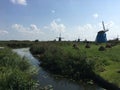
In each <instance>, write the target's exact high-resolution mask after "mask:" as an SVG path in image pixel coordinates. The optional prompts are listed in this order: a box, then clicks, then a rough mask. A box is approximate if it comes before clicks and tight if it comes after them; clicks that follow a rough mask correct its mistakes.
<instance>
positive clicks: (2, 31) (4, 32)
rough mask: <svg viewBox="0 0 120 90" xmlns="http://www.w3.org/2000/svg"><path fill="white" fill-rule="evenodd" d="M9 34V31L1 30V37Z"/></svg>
mask: <svg viewBox="0 0 120 90" xmlns="http://www.w3.org/2000/svg"><path fill="white" fill-rule="evenodd" d="M4 34H8V31H6V30H0V35H4Z"/></svg>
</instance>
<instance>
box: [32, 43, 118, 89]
mask: <svg viewBox="0 0 120 90" xmlns="http://www.w3.org/2000/svg"><path fill="white" fill-rule="evenodd" d="M73 43H74V42H44V43H43V42H42V43H38V44H35V45H33V46H32V47H31V52H32V54H34V55H37V57H38V58H40V60H41V61H42V64H41V66H43V68H45V69H46V70H48V71H50V72H52V73H55V74H59V75H63V76H65V77H69V78H72V79H75V80H80V79H82V80H85V81H86V80H89V79H90V77H91V75H92V73H95V74H96V75H99V76H100V77H102V78H103V79H104V80H107V81H108V82H110V83H113V84H115V85H117V86H118V87H120V55H119V54H120V44H117V45H115V46H112V47H111V48H106V49H105V51H99V50H98V48H99V47H100V46H104V47H105V46H106V44H100V45H96V44H94V43H91V44H90V48H85V43H76V44H77V48H74V47H73Z"/></svg>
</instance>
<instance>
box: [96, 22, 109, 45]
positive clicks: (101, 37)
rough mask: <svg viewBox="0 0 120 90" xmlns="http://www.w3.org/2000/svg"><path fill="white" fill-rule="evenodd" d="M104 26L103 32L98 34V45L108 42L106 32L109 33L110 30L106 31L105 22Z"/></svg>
mask: <svg viewBox="0 0 120 90" xmlns="http://www.w3.org/2000/svg"><path fill="white" fill-rule="evenodd" d="M102 26H103V30H101V31H99V32H98V33H97V36H96V42H97V43H105V42H107V38H106V32H107V31H109V30H108V29H105V25H104V22H103V21H102Z"/></svg>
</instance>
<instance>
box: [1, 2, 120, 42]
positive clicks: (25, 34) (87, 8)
mask: <svg viewBox="0 0 120 90" xmlns="http://www.w3.org/2000/svg"><path fill="white" fill-rule="evenodd" d="M102 21H104V23H105V28H106V29H109V31H108V32H106V34H107V39H108V40H110V39H114V38H116V37H118V36H119V35H120V0H0V40H36V39H38V40H39V41H51V40H54V39H57V38H56V37H58V36H59V34H60V33H61V35H62V37H63V38H64V40H77V39H78V38H80V39H81V40H85V39H87V40H90V41H94V40H95V38H96V35H97V32H98V31H100V30H102V29H103V27H102Z"/></svg>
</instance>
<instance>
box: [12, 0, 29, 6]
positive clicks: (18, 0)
mask: <svg viewBox="0 0 120 90" xmlns="http://www.w3.org/2000/svg"><path fill="white" fill-rule="evenodd" d="M10 1H11V2H12V3H13V4H20V5H27V1H26V0H10Z"/></svg>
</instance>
